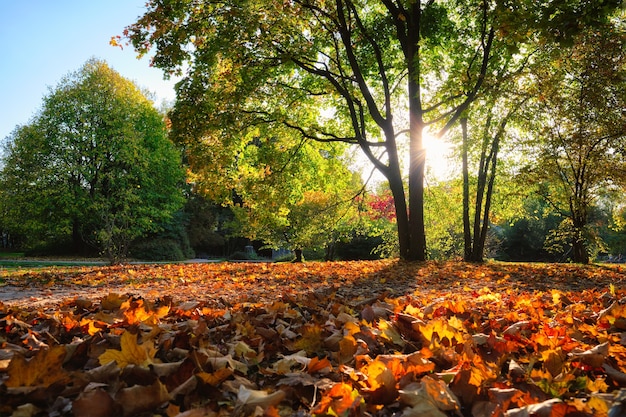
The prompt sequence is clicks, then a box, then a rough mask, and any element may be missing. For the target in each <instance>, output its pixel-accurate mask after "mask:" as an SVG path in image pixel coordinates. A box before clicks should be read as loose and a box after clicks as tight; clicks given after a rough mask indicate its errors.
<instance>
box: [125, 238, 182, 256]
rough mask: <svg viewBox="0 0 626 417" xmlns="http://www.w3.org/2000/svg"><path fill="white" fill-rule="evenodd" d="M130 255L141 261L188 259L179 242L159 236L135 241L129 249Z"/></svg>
mask: <svg viewBox="0 0 626 417" xmlns="http://www.w3.org/2000/svg"><path fill="white" fill-rule="evenodd" d="M130 256H131V257H132V258H135V259H139V260H142V261H184V260H185V259H189V257H188V256H186V255H185V253H184V252H183V249H182V248H181V245H180V242H177V241H175V240H172V239H166V238H161V237H157V238H154V239H150V240H144V241H141V242H138V243H135V244H134V245H133V246H132V247H131V249H130Z"/></svg>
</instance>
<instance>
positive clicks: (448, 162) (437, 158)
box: [422, 129, 455, 180]
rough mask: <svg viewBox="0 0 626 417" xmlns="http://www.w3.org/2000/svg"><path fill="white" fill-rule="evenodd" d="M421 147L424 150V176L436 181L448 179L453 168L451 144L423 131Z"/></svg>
mask: <svg viewBox="0 0 626 417" xmlns="http://www.w3.org/2000/svg"><path fill="white" fill-rule="evenodd" d="M422 145H423V147H424V149H425V150H426V176H427V177H429V178H435V179H437V180H446V179H450V178H451V177H452V176H453V175H454V168H455V164H454V160H453V147H452V144H451V143H450V142H449V141H447V140H446V139H445V138H437V137H436V136H435V135H432V134H430V133H429V132H428V130H427V129H424V133H423V136H422Z"/></svg>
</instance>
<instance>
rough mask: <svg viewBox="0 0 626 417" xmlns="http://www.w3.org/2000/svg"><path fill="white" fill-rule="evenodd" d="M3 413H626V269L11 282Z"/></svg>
mask: <svg viewBox="0 0 626 417" xmlns="http://www.w3.org/2000/svg"><path fill="white" fill-rule="evenodd" d="M0 300H2V301H0V415H6V416H10V415H14V416H18V415H19V416H36V415H57V416H65V415H76V416H87V415H90V416H116V415H124V416H134V415H140V416H142V415H145V416H152V415H160V416H226V415H236V416H261V415H266V416H279V415H280V416H289V415H295V416H305V415H320V416H327V415H328V416H330V415H332V416H356V415H371V416H408V417H410V416H427V417H428V416H430V417H445V416H473V417H486V416H507V417H526V416H545V417H556V416H571V417H574V416H609V417H615V416H621V415H625V414H626V269H624V268H623V267H620V266H614V267H603V266H588V267H577V266H572V265H563V264H560V265H550V264H533V265H531V264H501V263H493V264H492V263H488V264H485V265H472V264H465V263H454V262H449V263H436V262H428V263H401V262H394V261H377V262H336V263H306V264H265V263H254V264H253V263H217V264H186V265H123V266H113V267H79V268H58V269H52V268H49V269H45V270H38V271H20V270H18V271H15V270H14V271H2V270H0Z"/></svg>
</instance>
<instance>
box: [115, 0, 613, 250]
mask: <svg viewBox="0 0 626 417" xmlns="http://www.w3.org/2000/svg"><path fill="white" fill-rule="evenodd" d="M618 4H619V2H617V1H616V0H611V1H605V0H592V1H585V2H582V1H570V2H550V3H547V4H546V3H543V2H533V1H520V2H509V1H504V0H496V1H485V0H480V1H478V0H475V1H469V2H468V1H462V2H461V1H454V0H441V1H434V0H428V1H404V0H363V1H352V0H336V1H333V2H321V1H311V0H294V1H287V2H275V1H267V0H266V1H250V0H236V1H232V2H227V3H215V2H208V1H197V0H180V1H177V2H171V1H164V0H151V1H149V2H148V4H147V7H148V10H147V11H146V13H145V14H144V15H143V16H142V17H140V19H139V20H138V21H137V22H136V23H135V24H133V25H131V26H130V27H129V28H128V29H127V36H128V37H129V39H130V40H131V42H132V43H133V45H134V46H135V48H136V49H138V50H139V51H140V52H141V53H145V52H147V50H148V49H149V48H150V47H152V46H155V47H156V51H155V56H154V64H155V65H156V66H158V67H161V68H164V69H165V70H167V71H182V69H183V68H186V78H185V80H183V81H182V82H181V83H180V84H179V88H178V102H177V104H176V109H175V111H174V112H173V116H172V120H173V122H174V133H175V136H176V137H177V138H178V140H181V141H182V142H183V143H187V144H188V149H190V150H191V151H196V150H197V151H200V152H205V151H206V152H208V153H209V154H210V155H212V159H213V160H215V161H222V162H224V163H226V164H228V163H229V162H228V161H229V160H230V158H231V157H232V151H233V149H237V148H238V147H239V145H237V143H241V138H244V137H245V136H246V133H245V132H246V130H248V129H250V128H251V127H255V128H256V126H258V125H259V124H265V125H267V126H269V127H277V126H280V127H285V126H286V127H289V128H291V129H293V130H294V131H296V132H298V133H299V134H301V135H302V136H303V137H306V138H310V139H314V140H317V141H320V142H334V141H343V142H347V143H351V144H354V145H357V146H358V147H359V148H360V149H361V150H362V151H363V153H364V154H365V156H367V158H368V159H369V160H370V161H371V162H372V164H373V165H374V166H375V167H376V168H377V169H378V170H379V171H380V172H381V173H382V174H383V175H384V176H385V177H386V179H387V181H388V183H389V187H390V189H391V192H392V195H393V198H394V204H395V209H396V216H397V231H398V242H399V249H400V256H401V257H403V258H407V259H413V260H423V259H425V257H426V239H425V225H424V167H425V152H424V149H423V146H422V133H423V129H424V128H425V127H426V126H427V125H429V124H436V125H439V126H440V127H441V129H440V132H439V134H440V135H442V134H444V133H445V132H446V131H447V130H448V129H449V128H450V127H451V126H452V125H453V124H454V123H456V121H457V120H458V118H459V117H460V116H461V115H462V114H463V112H464V111H465V110H466V109H467V108H468V107H469V106H470V104H471V103H472V101H474V100H475V99H476V97H477V94H478V93H479V92H480V91H481V87H482V85H483V82H484V81H485V79H486V78H489V77H491V76H492V74H493V72H494V71H495V70H496V69H497V68H495V67H497V66H498V65H500V64H501V62H500V61H499V60H498V59H494V58H495V56H494V53H496V52H497V53H500V52H499V51H520V49H519V45H520V44H524V43H535V42H537V40H538V39H545V38H551V39H554V38H559V39H568V38H569V37H570V36H571V34H572V33H573V32H576V31H577V30H578V28H579V27H580V26H581V25H583V26H584V25H585V24H587V23H590V22H594V21H597V20H602V19H603V17H604V16H605V14H606V13H607V11H609V10H610V9H611V8H613V7H615V6H617V5H618ZM494 66H495V67H494ZM237 138H239V140H238V141H237ZM406 142H408V148H409V153H410V159H409V160H410V163H409V169H408V190H407V189H406V188H405V185H404V181H403V180H404V178H403V177H404V176H403V173H402V172H401V164H400V159H401V158H400V155H399V147H402V143H406ZM208 143H220V144H221V146H220V150H219V151H217V150H216V149H215V147H214V146H211V145H209V144H208ZM407 191H408V192H407ZM407 202H408V204H407Z"/></svg>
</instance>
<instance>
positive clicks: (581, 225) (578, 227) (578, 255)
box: [570, 186, 589, 264]
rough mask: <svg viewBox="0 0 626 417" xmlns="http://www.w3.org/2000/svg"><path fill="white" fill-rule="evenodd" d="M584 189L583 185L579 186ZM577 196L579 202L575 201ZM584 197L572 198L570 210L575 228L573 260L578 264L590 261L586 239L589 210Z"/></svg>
mask: <svg viewBox="0 0 626 417" xmlns="http://www.w3.org/2000/svg"><path fill="white" fill-rule="evenodd" d="M579 188H580V189H582V186H580V187H579ZM576 198H578V199H579V201H578V202H576V201H573V200H575V199H576ZM580 200H582V197H578V196H577V197H575V198H572V199H570V211H571V213H572V226H573V228H574V232H573V236H572V262H575V263H578V264H588V263H589V252H588V251H587V242H586V239H585V226H587V210H586V207H584V206H583V204H582V203H581V202H580Z"/></svg>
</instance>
